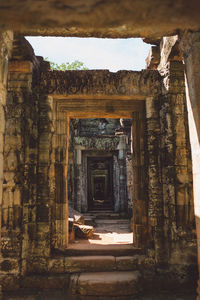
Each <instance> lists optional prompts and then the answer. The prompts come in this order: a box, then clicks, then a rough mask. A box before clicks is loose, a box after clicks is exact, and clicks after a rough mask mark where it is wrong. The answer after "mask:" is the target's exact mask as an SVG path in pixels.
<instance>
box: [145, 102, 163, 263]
mask: <svg viewBox="0 0 200 300" xmlns="http://www.w3.org/2000/svg"><path fill="white" fill-rule="evenodd" d="M146 119H147V150H148V198H149V201H148V224H149V225H150V226H151V232H152V237H153V241H154V248H155V259H156V263H160V262H162V261H163V251H164V249H165V246H164V244H165V242H164V232H163V229H164V228H163V225H164V216H163V195H162V173H161V151H160V150H161V149H160V117H159V98H158V97H147V98H146Z"/></svg>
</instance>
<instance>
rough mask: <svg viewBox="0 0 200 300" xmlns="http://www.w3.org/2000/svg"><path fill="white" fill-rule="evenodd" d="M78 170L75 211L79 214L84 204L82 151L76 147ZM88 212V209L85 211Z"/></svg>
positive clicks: (76, 173) (76, 172)
mask: <svg viewBox="0 0 200 300" xmlns="http://www.w3.org/2000/svg"><path fill="white" fill-rule="evenodd" d="M75 166H76V169H75V195H76V196H75V201H76V202H75V209H76V210H77V211H79V212H82V208H84V207H83V206H84V204H83V203H82V200H83V199H82V188H81V187H82V184H81V183H82V180H81V176H82V172H81V168H82V151H81V149H80V147H79V146H76V165H75ZM84 211H87V209H86V207H85V210H84Z"/></svg>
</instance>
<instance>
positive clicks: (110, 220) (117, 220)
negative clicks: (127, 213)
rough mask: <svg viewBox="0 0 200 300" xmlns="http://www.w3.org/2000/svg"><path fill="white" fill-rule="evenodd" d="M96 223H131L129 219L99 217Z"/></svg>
mask: <svg viewBox="0 0 200 300" xmlns="http://www.w3.org/2000/svg"><path fill="white" fill-rule="evenodd" d="M95 223H96V224H97V225H99V224H100V225H103V224H116V225H118V224H130V220H129V219H97V220H95Z"/></svg>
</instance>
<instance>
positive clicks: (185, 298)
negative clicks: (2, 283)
mask: <svg viewBox="0 0 200 300" xmlns="http://www.w3.org/2000/svg"><path fill="white" fill-rule="evenodd" d="M71 299H72V298H71V297H70V295H67V293H66V292H64V291H50V292H49V291H46V292H38V293H33V292H32V293H31V291H30V292H27V293H26V294H23V293H21V294H17V293H15V294H14V295H12V294H7V295H4V297H3V300H71ZM93 299H94V298H93ZM93 299H92V300H93ZM129 299H130V300H131V299H134V300H195V299H196V294H195V293H194V292H192V291H183V292H182V293H177V294H176V293H174V292H173V293H172V292H171V293H170V292H166V291H163V292H159V293H151V294H150V293H149V294H145V295H140V296H137V297H136V298H131V297H130V298H129ZM96 300H103V298H100V299H99V298H96ZM105 300H108V298H107V297H106V298H105Z"/></svg>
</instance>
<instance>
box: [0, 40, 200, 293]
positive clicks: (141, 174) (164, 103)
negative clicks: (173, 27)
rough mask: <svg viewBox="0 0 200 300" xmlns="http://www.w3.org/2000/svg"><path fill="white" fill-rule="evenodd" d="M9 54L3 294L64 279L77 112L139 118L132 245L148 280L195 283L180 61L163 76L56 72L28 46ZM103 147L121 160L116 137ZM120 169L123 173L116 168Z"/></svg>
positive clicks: (169, 64)
mask: <svg viewBox="0 0 200 300" xmlns="http://www.w3.org/2000/svg"><path fill="white" fill-rule="evenodd" d="M173 41H174V39H173ZM175 44H176V43H171V45H172V50H173V49H174V48H173V47H174V46H175ZM162 47H165V43H164V42H163V44H162ZM13 49H14V50H13V55H12V60H11V63H10V71H9V90H8V97H7V102H6V105H5V112H6V124H5V145H4V184H5V185H4V194H3V202H2V213H3V216H2V236H3V238H2V245H3V247H2V250H3V251H2V253H3V255H4V260H5V261H6V262H5V261H4V263H2V264H1V269H2V270H3V272H4V274H5V276H3V277H2V278H1V283H2V284H3V289H9V288H11V287H12V289H14V288H17V287H19V284H22V283H21V282H20V281H19V278H20V277H17V275H20V276H23V278H25V277H26V275H27V274H33V273H34V274H45V275H46V274H52V273H56V272H57V273H58V274H62V273H64V272H67V269H66V266H65V259H64V256H63V252H62V251H65V249H66V247H67V242H68V227H67V226H68V222H67V220H68V210H67V209H68V203H67V194H68V192H67V184H66V183H67V169H68V161H70V160H73V157H71V154H70V152H68V147H69V137H70V135H69V119H70V118H72V117H74V118H79V116H80V115H79V114H80V113H81V114H82V115H81V117H86V116H87V117H88V118H89V117H93V115H94V114H95V117H96V118H98V117H102V118H107V117H109V118H111V117H112V116H113V118H119V117H120V116H122V117H123V118H132V119H133V124H132V125H133V126H132V161H133V180H134V182H133V189H134V197H133V230H134V243H135V246H136V247H139V248H143V250H144V252H145V258H144V264H145V268H144V270H143V271H142V276H143V278H144V279H145V280H147V281H148V280H149V276H150V277H151V279H152V278H153V279H154V280H155V281H156V280H157V278H158V277H159V280H160V281H163V282H165V280H166V279H165V276H166V274H168V275H169V277H168V278H171V277H170V276H172V279H170V280H175V281H176V282H179V283H184V282H186V281H188V280H189V279H193V280H194V274H195V267H196V255H195V254H196V240H195V236H194V213H193V199H192V179H191V157H190V145H189V139H188V124H187V111H186V103H185V87H184V76H183V65H182V63H181V61H180V59H178V58H177V55H173V53H172V51H171V52H170V53H171V54H170V55H168V58H167V59H166V60H162V59H161V61H162V64H161V65H160V67H159V71H158V70H145V71H141V72H130V71H122V72H117V73H110V72H108V71H80V72H79V71H77V72H76V71H68V72H57V71H53V72H51V71H49V70H47V69H48V66H47V65H46V64H45V63H43V62H42V60H41V58H36V57H35V56H34V55H33V53H32V50H31V49H30V47H29V46H28V45H27V44H26V42H25V41H24V40H23V39H20V38H17V39H15V42H14V48H13ZM162 49H163V48H162ZM164 52H165V51H164V50H163V53H164ZM159 72H160V73H161V74H162V76H161V75H160V73H159ZM104 86H105V89H104ZM4 91H5V87H4ZM3 130H4V129H3ZM106 142H107V141H106V139H105V140H104V142H103V143H99V141H98V140H97V141H95V147H97V146H98V144H100V145H101V147H102V145H103V146H104V147H105V149H106V150H108V148H112V147H115V146H116V145H117V147H118V148H119V149H118V150H119V151H120V150H122V151H123V149H122V148H120V147H119V145H120V143H118V141H116V140H115V138H114V139H113V144H109V143H108V145H107V146H106ZM80 143H83V141H82V140H81V139H80ZM84 143H86V146H88V145H89V144H90V141H87V142H85V141H84ZM115 143H116V144H115ZM82 146H84V145H82ZM82 146H81V147H82ZM106 147H107V148H106ZM115 149H116V148H115ZM111 150H112V149H110V151H111ZM115 168H116V169H117V170H118V171H119V172H120V165H119V166H118V165H117V163H115ZM123 180H124V179H123ZM123 180H122V181H121V183H120V184H121V187H124V181H123ZM122 191H123V188H119V193H120V192H122ZM182 249H184V251H182ZM55 250H56V253H57V254H59V257H58V258H57V259H55V257H54V256H53V255H54V254H55ZM183 261H184V263H183ZM8 266H9V267H8ZM6 268H7V269H9V270H8V271H6V270H7V269H6ZM157 274H158V275H159V276H158V277H157ZM11 277H12V281H11ZM8 282H10V284H9V285H8Z"/></svg>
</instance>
